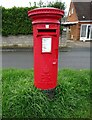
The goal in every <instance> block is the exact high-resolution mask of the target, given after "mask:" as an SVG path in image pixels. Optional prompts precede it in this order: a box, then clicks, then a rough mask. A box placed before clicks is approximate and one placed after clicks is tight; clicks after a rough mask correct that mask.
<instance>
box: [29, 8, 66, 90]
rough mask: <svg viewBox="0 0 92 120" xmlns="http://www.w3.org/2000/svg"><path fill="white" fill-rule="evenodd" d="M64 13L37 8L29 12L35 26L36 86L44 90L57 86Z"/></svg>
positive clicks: (52, 9) (55, 9) (54, 9)
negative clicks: (61, 23) (61, 24)
mask: <svg viewBox="0 0 92 120" xmlns="http://www.w3.org/2000/svg"><path fill="white" fill-rule="evenodd" d="M63 14H64V11H62V10H60V9H57V8H37V9H33V10H30V11H28V16H29V18H30V19H31V20H32V25H33V42H34V85H35V86H36V87H37V88H39V89H42V90H49V89H53V88H55V87H56V85H57V73H58V44H59V34H60V22H59V20H60V19H61V18H62V16H63Z"/></svg>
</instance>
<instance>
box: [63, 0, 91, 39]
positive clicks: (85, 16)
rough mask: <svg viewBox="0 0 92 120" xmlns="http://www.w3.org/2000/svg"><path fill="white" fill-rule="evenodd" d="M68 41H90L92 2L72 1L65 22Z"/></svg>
mask: <svg viewBox="0 0 92 120" xmlns="http://www.w3.org/2000/svg"><path fill="white" fill-rule="evenodd" d="M62 24H63V25H64V26H67V35H68V39H71V40H82V41H86V40H92V1H90V0H88V1H87V2H76V0H72V1H71V3H70V8H69V12H68V17H67V20H66V22H64V23H62Z"/></svg>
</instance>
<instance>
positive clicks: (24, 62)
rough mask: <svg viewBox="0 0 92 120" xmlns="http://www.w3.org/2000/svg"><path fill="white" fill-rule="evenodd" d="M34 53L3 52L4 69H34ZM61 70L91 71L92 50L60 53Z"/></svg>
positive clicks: (71, 50)
mask: <svg viewBox="0 0 92 120" xmlns="http://www.w3.org/2000/svg"><path fill="white" fill-rule="evenodd" d="M33 61H34V60H33V51H32V50H30V49H28V50H27V49H24V50H23V49H22V50H20V49H19V50H16V49H15V50H3V52H2V67H3V68H20V69H30V68H33ZM58 66H59V69H64V68H73V69H90V48H87V47H86V48H66V49H61V50H60V51H59V64H58Z"/></svg>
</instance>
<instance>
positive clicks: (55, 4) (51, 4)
mask: <svg viewBox="0 0 92 120" xmlns="http://www.w3.org/2000/svg"><path fill="white" fill-rule="evenodd" d="M47 7H54V8H58V9H62V10H65V3H62V2H49V3H48V5H47Z"/></svg>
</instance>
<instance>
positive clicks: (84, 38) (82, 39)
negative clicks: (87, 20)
mask: <svg viewBox="0 0 92 120" xmlns="http://www.w3.org/2000/svg"><path fill="white" fill-rule="evenodd" d="M84 25H86V26H87V27H86V35H85V37H81V34H82V26H84ZM88 26H91V30H92V24H81V29H80V41H86V40H92V38H91V30H90V33H89V38H87V33H88Z"/></svg>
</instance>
